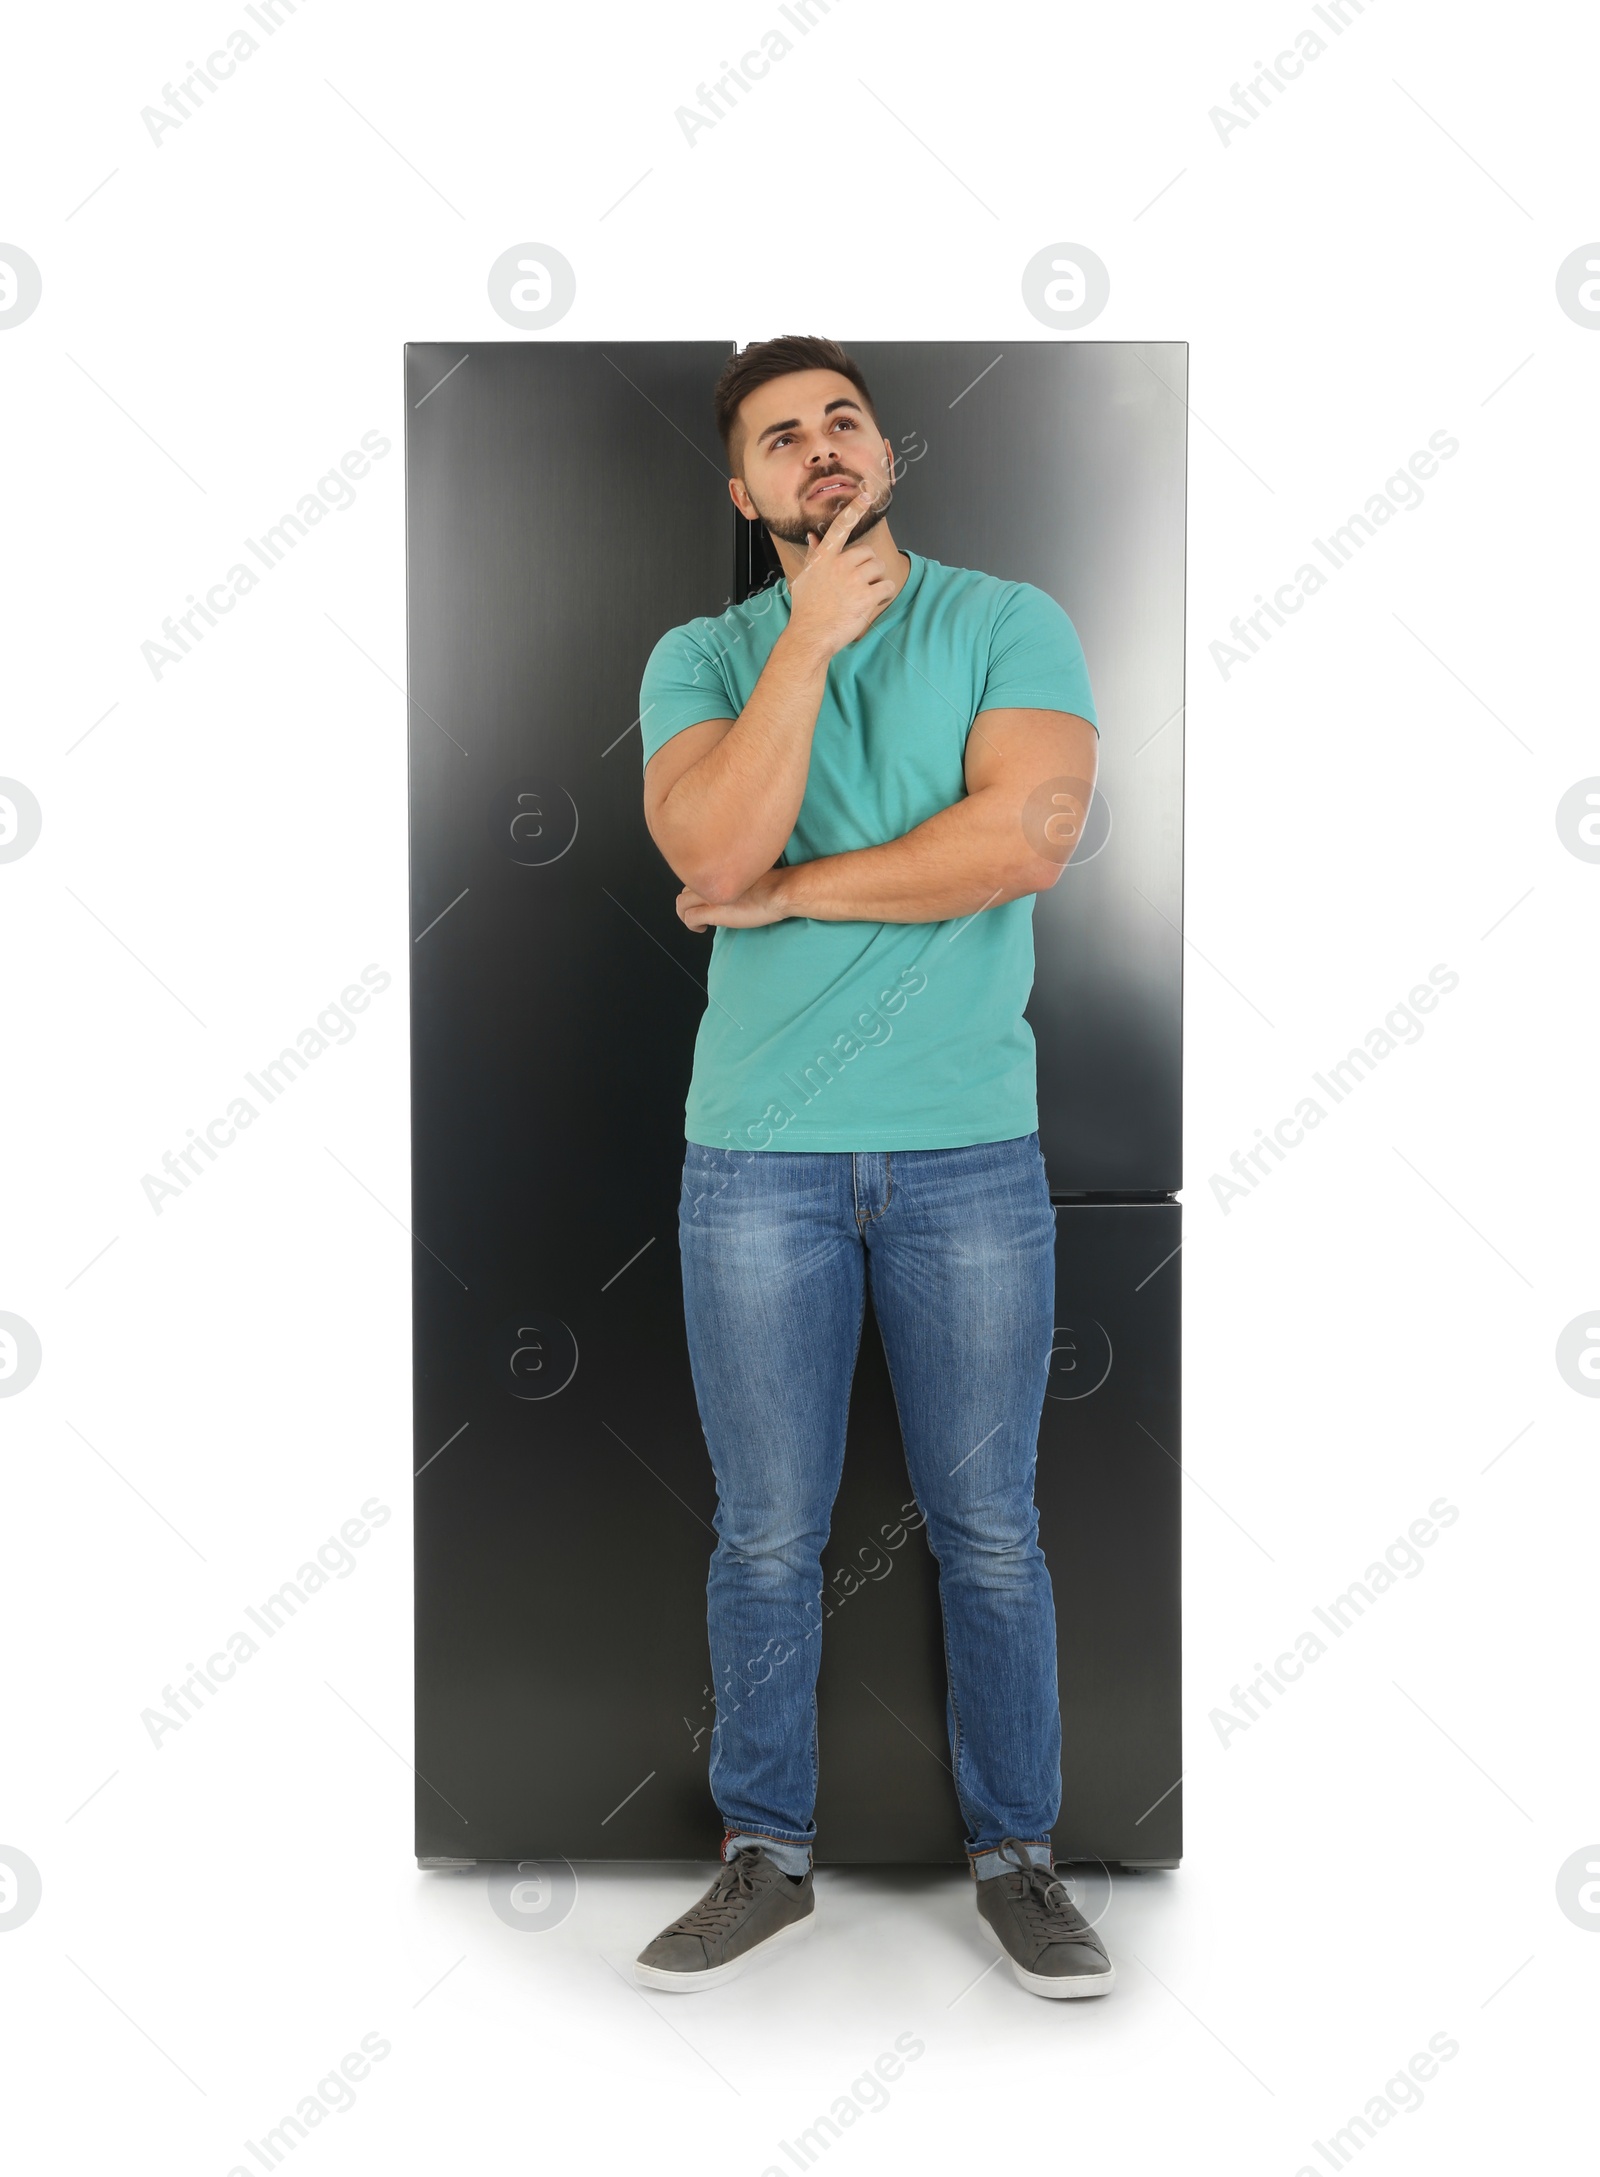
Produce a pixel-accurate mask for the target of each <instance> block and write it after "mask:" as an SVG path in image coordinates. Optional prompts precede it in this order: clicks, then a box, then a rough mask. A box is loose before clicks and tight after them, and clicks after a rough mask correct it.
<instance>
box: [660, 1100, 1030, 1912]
mask: <svg viewBox="0 0 1600 2177" xmlns="http://www.w3.org/2000/svg"><path fill="white" fill-rule="evenodd" d="M678 1238H679V1247H680V1252H681V1256H682V1262H683V1295H684V1313H685V1319H686V1325H687V1330H688V1342H689V1358H690V1364H691V1367H692V1369H693V1373H694V1387H695V1397H696V1400H697V1402H698V1405H699V1409H700V1420H701V1425H702V1427H703V1429H704V1431H705V1437H706V1443H707V1446H708V1447H709V1449H710V1453H711V1463H712V1467H713V1470H714V1472H715V1475H716V1483H717V1513H716V1522H715V1525H716V1533H717V1546H716V1550H715V1551H714V1553H713V1555H712V1559H711V1569H710V1574H709V1578H708V1580H707V1587H706V1597H707V1615H708V1620H709V1632H710V1647H711V1665H712V1682H713V1686H714V1688H715V1693H716V1715H717V1721H716V1727H715V1729H714V1731H713V1733H712V1738H711V1789H712V1793H713V1795H714V1797H715V1799H716V1803H717V1807H718V1810H719V1812H720V1814H721V1816H722V1821H723V1826H724V1831H725V1835H724V1842H723V1853H724V1857H731V1856H732V1854H733V1852H734V1851H735V1850H736V1849H737V1848H738V1846H739V1845H740V1844H742V1843H746V1842H751V1841H756V1842H760V1843H762V1844H765V1845H767V1846H768V1849H769V1850H770V1851H771V1853H772V1856H773V1857H774V1859H775V1860H777V1862H778V1864H779V1865H780V1866H782V1867H784V1868H785V1870H786V1871H787V1872H789V1873H792V1874H799V1873H803V1872H804V1870H805V1868H806V1867H807V1866H808V1865H809V1864H810V1855H811V1844H812V1840H813V1839H814V1837H815V1836H816V1822H815V1817H814V1808H815V1802H816V1788H817V1701H816V1685H817V1666H818V1661H819V1657H820V1653H821V1632H822V1551H823V1547H824V1545H825V1543H826V1542H827V1539H828V1528H829V1522H830V1519H831V1516H832V1512H833V1503H834V1498H835V1497H836V1496H837V1494H838V1489H839V1479H840V1474H841V1471H842V1468H843V1464H844V1446H845V1421H846V1416H847V1413H848V1409H849V1402H850V1384H851V1378H852V1376H853V1375H854V1372H855V1363H856V1354H857V1351H858V1349H859V1345H860V1339H861V1326H862V1321H863V1316H864V1312H865V1307H866V1291H867V1284H868V1281H869V1280H870V1283H871V1288H872V1306H873V1313H874V1315H875V1316H876V1318H877V1323H878V1328H879V1332H880V1334H881V1336H882V1339H883V1347H884V1352H885V1355H886V1357H887V1359H888V1364H889V1374H890V1378H891V1381H892V1383H893V1386H894V1397H895V1405H896V1408H897V1410H898V1413H899V1417H900V1429H901V1434H902V1437H903V1439H904V1443H905V1451H906V1464H907V1468H908V1470H909V1473H910V1477H911V1486H912V1489H913V1491H914V1492H915V1495H916V1500H917V1504H918V1506H919V1507H920V1509H921V1511H922V1513H923V1515H924V1518H925V1520H926V1524H927V1533H928V1541H929V1545H930V1547H931V1548H932V1551H933V1554H934V1556H935V1558H936V1559H937V1560H938V1565H939V1601H940V1607H941V1611H942V1613H943V1618H944V1647H945V1666H946V1673H947V1679H948V1695H947V1700H946V1707H945V1717H946V1726H947V1729H948V1732H949V1740H950V1765H951V1768H952V1771H953V1773H954V1776H955V1787H956V1796H957V1799H958V1802H959V1804H960V1808H961V1813H962V1818H963V1820H964V1822H965V1825H966V1831H967V1838H966V1844H967V1853H968V1857H969V1860H970V1861H971V1863H972V1867H973V1872H974V1873H975V1874H976V1875H978V1876H980V1877H981V1876H984V1875H988V1874H992V1873H995V1872H997V1871H998V1862H996V1861H995V1860H994V1858H993V1856H992V1855H993V1852H994V1849H995V1847H996V1846H997V1845H998V1844H999V1843H1000V1841H1001V1839H1002V1838H1004V1837H1017V1838H1019V1839H1021V1840H1023V1841H1024V1842H1026V1843H1028V1844H1029V1845H1030V1846H1031V1847H1032V1851H1031V1853H1030V1856H1031V1857H1033V1858H1035V1859H1037V1860H1038V1861H1040V1862H1041V1863H1043V1864H1048V1863H1049V1860H1050V1845H1049V1837H1050V1829H1051V1825H1052V1824H1053V1823H1054V1821H1055V1819H1056V1817H1057V1815H1058V1813H1059V1811H1060V1804H1061V1713H1060V1706H1059V1701H1058V1696H1057V1691H1056V1624H1055V1605H1054V1600H1053V1597H1052V1594H1051V1589H1050V1574H1049V1571H1048V1569H1047V1567H1046V1565H1045V1561H1044V1554H1043V1552H1042V1551H1041V1549H1040V1547H1039V1541H1038V1528H1039V1514H1038V1511H1037V1508H1036V1507H1035V1504H1034V1501H1033V1482H1034V1467H1035V1462H1036V1458H1037V1454H1038V1439H1039V1416H1040V1412H1041V1409H1042V1406H1043V1402H1044V1390H1045V1378H1046V1373H1047V1371H1048V1368H1049V1363H1050V1348H1051V1342H1052V1338H1053V1335H1054V1330H1053V1323H1054V1313H1055V1213H1054V1211H1053V1210H1052V1208H1051V1206H1050V1195H1049V1189H1048V1185H1047V1183H1046V1179H1045V1169H1044V1159H1043V1157H1042V1155H1041V1154H1040V1150H1039V1137H1038V1135H1037V1134H1036V1133H1034V1134H1025V1135H1022V1136H1020V1137H1019V1138H1018V1139H1016V1140H1013V1141H995V1142H981V1143H978V1144H976V1145H975V1146H973V1147H970V1148H960V1149H895V1150H877V1151H871V1152H858V1153H854V1154H852V1153H850V1152H848V1151H842V1152H837V1153H835V1152H829V1151H817V1150H809V1151H797V1150H774V1149H762V1150H739V1149H713V1148H709V1147H706V1146H704V1145H702V1144H701V1143H698V1142H690V1143H689V1144H688V1146H687V1153H686V1155H685V1157H684V1166H683V1186H682V1191H681V1193H680V1196H679V1204H678Z"/></svg>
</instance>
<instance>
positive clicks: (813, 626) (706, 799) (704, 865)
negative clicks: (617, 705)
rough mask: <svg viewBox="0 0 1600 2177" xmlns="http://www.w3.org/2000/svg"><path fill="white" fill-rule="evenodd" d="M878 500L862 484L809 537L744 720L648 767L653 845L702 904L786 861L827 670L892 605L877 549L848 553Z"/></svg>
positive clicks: (710, 731) (674, 747)
mask: <svg viewBox="0 0 1600 2177" xmlns="http://www.w3.org/2000/svg"><path fill="white" fill-rule="evenodd" d="M871 496H872V495H871V489H870V487H869V486H868V485H866V484H863V485H862V488H861V490H860V491H859V492H858V493H857V494H856V496H855V497H854V498H853V499H852V500H851V501H850V503H849V505H848V506H847V507H845V508H843V509H841V511H840V512H839V513H838V514H836V515H835V516H834V518H833V520H832V522H831V523H830V524H829V525H828V530H827V534H826V535H825V536H824V537H823V538H822V539H821V541H820V542H819V541H818V540H817V538H816V537H815V536H812V537H811V538H810V539H809V540H808V542H807V545H806V554H807V556H806V563H805V565H804V567H802V568H801V569H800V571H799V573H798V574H797V575H796V576H795V578H794V580H793V582H792V583H791V584H790V589H789V596H790V605H789V624H788V626H787V627H786V628H785V629H784V631H783V633H782V634H781V635H780V636H779V637H778V639H777V641H776V642H775V643H774V644H773V646H772V654H771V656H770V657H769V658H768V659H767V662H766V664H765V665H764V666H763V667H762V669H761V677H760V679H759V680H758V681H757V682H756V684H755V687H754V688H753V689H752V691H751V694H750V700H749V702H748V703H746V704H745V706H744V708H743V710H742V711H741V712H740V713H739V716H738V717H737V718H736V719H730V718H711V719H707V720H706V721H705V722H704V723H703V724H701V725H698V726H687V727H685V729H684V730H683V732H682V733H678V734H674V735H673V737H672V739H671V740H670V741H668V742H666V744H665V745H664V746H663V747H661V748H658V749H657V750H656V753H655V754H654V755H653V756H652V757H651V758H650V761H649V762H648V763H647V764H646V765H645V772H644V817H645V823H646V824H647V825H648V826H649V829H650V836H651V838H652V839H653V840H654V841H655V843H656V845H657V846H658V847H659V848H660V849H661V851H662V853H663V854H664V855H665V856H666V858H667V861H668V863H669V864H670V865H671V867H672V868H673V869H674V870H675V871H676V872H677V874H678V876H680V877H681V878H682V879H683V881H684V883H685V884H686V885H689V886H691V887H692V888H693V889H694V890H695V891H696V892H698V893H699V894H700V896H701V898H702V899H708V900H719V901H721V900H733V899H737V898H738V897H739V896H740V894H741V893H743V892H744V891H745V890H746V889H747V888H748V887H749V885H750V884H751V883H752V882H753V881H754V879H755V878H756V877H758V876H760V875H761V873H762V872H763V871H764V870H769V869H770V868H771V867H772V865H773V863H774V862H775V861H776V860H777V859H778V856H779V855H780V854H781V853H782V852H783V850H784V848H785V846H786V845H787V844H788V842H789V837H790V834H791V833H792V832H793V830H794V827H795V820H796V818H797V817H798V816H799V814H800V804H801V802H802V801H803V800H804V799H805V791H806V779H807V777H808V775H809V773H810V769H811V739H812V735H813V733H814V732H815V730H816V724H817V713H818V711H819V710H820V709H821V707H822V697H823V691H824V689H825V688H826V686H827V681H828V661H829V659H830V658H832V657H833V656H834V654H835V653H836V652H837V651H839V650H841V649H843V647H844V646H845V644H846V643H848V642H853V641H854V640H855V638H856V637H857V636H858V635H859V634H861V633H862V632H863V630H864V629H866V628H868V627H870V626H871V624H872V622H873V621H874V620H875V619H876V618H877V617H878V614H879V613H880V612H882V611H884V610H885V608H886V607H887V606H888V605H889V604H890V603H891V601H892V598H893V594H894V592H893V591H892V589H891V587H890V582H889V576H888V573H887V571H886V570H885V568H884V567H883V565H882V563H881V562H880V560H879V559H878V556H877V554H876V553H875V552H874V551H873V549H872V547H871V546H870V545H867V544H857V545H854V546H851V545H850V544H849V536H850V532H851V530H852V529H853V528H854V527H855V525H856V523H857V522H858V521H859V520H860V518H861V516H862V514H863V513H865V511H866V509H867V506H868V505H869V503H870V501H871Z"/></svg>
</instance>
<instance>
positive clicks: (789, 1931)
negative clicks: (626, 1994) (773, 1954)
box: [633, 1905, 817, 1995]
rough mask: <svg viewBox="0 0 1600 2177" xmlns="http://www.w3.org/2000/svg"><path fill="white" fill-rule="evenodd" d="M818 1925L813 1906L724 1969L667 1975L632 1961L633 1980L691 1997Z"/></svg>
mask: <svg viewBox="0 0 1600 2177" xmlns="http://www.w3.org/2000/svg"><path fill="white" fill-rule="evenodd" d="M816 1921H817V1908H816V1906H815V1905H813V1906H812V1908H811V1910H810V1911H809V1912H808V1913H807V1914H806V1916H805V1918H804V1919H803V1920H791V1921H790V1922H789V1924H788V1926H787V1927H782V1928H779V1930H778V1931H777V1933H776V1934H775V1935H768V1936H766V1937H765V1938H764V1939H763V1940H762V1941H761V1942H759V1943H757V1944H756V1945H755V1946H754V1948H753V1949H750V1950H745V1951H741V1952H740V1954H739V1956H738V1957H737V1958H730V1959H729V1960H728V1962H727V1964H726V1965H708V1966H706V1967H704V1968H703V1969H702V1970H701V1971H700V1972H698V1973H669V1972H668V1971H667V1970H666V1968H665V1967H664V1966H659V1965H645V1964H643V1963H642V1962H641V1961H640V1960H639V1959H637V1958H636V1959H635V1960H634V1964H633V1977H634V1979H635V1980H636V1981H637V1982H638V1983H639V1985H640V1987H641V1988H662V1989H666V1990H667V1991H669V1992H670V1993H671V1994H673V1995H694V1994H698V1993H699V1991H700V1990H701V1989H702V1988H721V1987H723V1986H725V1985H726V1983H727V1982H728V1981H730V1980H737V1979H738V1978H739V1975H740V1974H741V1973H742V1972H743V1971H744V1969H745V1967H746V1966H747V1965H756V1964H759V1963H760V1961H761V1960H762V1959H763V1958H764V1957H765V1956H766V1955H767V1952H768V1951H769V1950H775V1949H776V1948H777V1946H778V1945H779V1944H780V1943H783V1942H789V1941H794V1940H798V1938H799V1937H800V1936H802V1935H809V1934H810V1933H811V1930H812V1929H813V1927H815V1925H816Z"/></svg>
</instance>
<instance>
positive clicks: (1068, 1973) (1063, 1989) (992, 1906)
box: [978, 1837, 1117, 1996]
mask: <svg viewBox="0 0 1600 2177" xmlns="http://www.w3.org/2000/svg"><path fill="white" fill-rule="evenodd" d="M1000 1852H1001V1855H1002V1856H1003V1857H1004V1858H1005V1859H1007V1860H1009V1861H1011V1862H1012V1865H1011V1866H1009V1867H1007V1868H1006V1869H1005V1870H1004V1871H1003V1872H1002V1873H1000V1874H998V1875H991V1876H990V1877H989V1878H988V1879H987V1880H986V1881H983V1882H980V1883H979V1884H978V1913H979V1916H980V1918H981V1919H982V1921H983V1924H984V1926H985V1927H986V1928H987V1929H988V1931H989V1933H990V1935H991V1936H992V1937H993V1938H994V1940H995V1941H996V1942H997V1943H998V1944H999V1946H1000V1948H1001V1949H1002V1950H1003V1951H1004V1952H1005V1954H1006V1956H1007V1957H1008V1958H1009V1959H1010V1960H1011V1970H1012V1972H1013V1973H1014V1974H1015V1975H1016V1977H1017V1979H1018V1980H1019V1981H1020V1982H1021V1983H1022V1985H1023V1987H1024V1988H1027V1989H1029V1990H1031V1992H1032V1993H1033V1994H1034V1995H1036V1996H1103V1995H1104V1994H1106V1992H1107V1990H1108V1989H1110V1988H1112V1987H1113V1986H1114V1985H1115V1983H1116V1978H1117V1974H1116V1968H1115V1966H1113V1964H1112V1963H1111V1960H1110V1958H1109V1957H1108V1956H1107V1955H1106V1946H1105V1944H1104V1943H1103V1942H1101V1940H1100V1938H1099V1936H1098V1935H1096V1933H1095V1931H1094V1929H1093V1928H1092V1927H1090V1925H1089V1923H1088V1921H1087V1920H1085V1918H1084V1917H1083V1914H1082V1913H1081V1912H1079V1910H1078V1908H1077V1906H1076V1905H1074V1904H1073V1902H1072V1900H1071V1898H1070V1897H1069V1896H1068V1895H1067V1886H1066V1884H1065V1883H1064V1882H1063V1881H1062V1880H1061V1878H1060V1876H1059V1875H1057V1874H1055V1873H1054V1872H1053V1870H1052V1869H1051V1868H1048V1867H1034V1866H1032V1865H1031V1864H1030V1863H1029V1860H1028V1855H1027V1852H1026V1851H1025V1850H1024V1848H1023V1846H1022V1844H1021V1842H1020V1841H1019V1840H1018V1839H1017V1838H1016V1837H1007V1838H1005V1839H1004V1840H1003V1841H1002V1843H1001V1845H1000Z"/></svg>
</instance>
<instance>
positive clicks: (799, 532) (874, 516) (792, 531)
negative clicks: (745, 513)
mask: <svg viewBox="0 0 1600 2177" xmlns="http://www.w3.org/2000/svg"><path fill="white" fill-rule="evenodd" d="M838 473H839V474H840V475H841V476H847V475H848V474H849V471H848V470H845V469H841V470H840V471H839V472H838ZM807 488H808V490H809V489H812V488H814V487H812V486H808V487H807ZM893 498H894V490H893V487H892V486H891V487H890V489H889V490H888V491H886V492H885V493H884V496H883V500H882V503H881V504H879V505H877V506H870V507H868V509H867V511H866V513H865V514H863V515H862V516H861V518H860V520H859V521H858V522H857V523H856V525H855V527H854V528H853V529H852V530H851V532H850V542H851V543H852V544H859V543H860V541H861V539H862V538H863V537H864V536H865V535H866V534H867V532H868V530H870V529H876V528H877V526H878V524H879V522H881V521H882V520H883V517H884V516H885V514H887V513H888V511H889V505H890V502H891V501H892V499H893ZM850 503H851V495H850V493H849V492H846V493H844V495H843V496H842V497H841V498H838V499H824V500H822V501H821V503H820V504H819V505H818V506H817V507H815V508H814V509H812V510H811V511H810V512H809V513H808V512H807V511H806V509H807V508H808V507H810V501H809V499H808V500H806V501H805V502H804V504H803V505H802V507H801V510H800V512H799V513H798V514H789V515H783V516H781V517H780V516H777V515H772V514H762V513H761V509H760V508H759V507H757V509H756V512H757V514H759V515H760V516H761V522H762V526H763V527H764V528H765V530H766V532H767V535H768V536H769V537H781V538H782V539H783V541H784V543H785V544H795V545H798V546H799V547H800V548H801V550H802V551H803V550H804V549H805V542H806V537H807V535H808V533H809V532H810V531H812V530H815V531H816V533H817V536H818V538H819V539H820V538H822V537H824V536H826V535H827V533H828V531H829V529H831V528H832V526H833V520H834V516H835V515H836V514H837V513H838V512H839V510H840V508H841V507H847V506H849V505H850Z"/></svg>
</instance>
